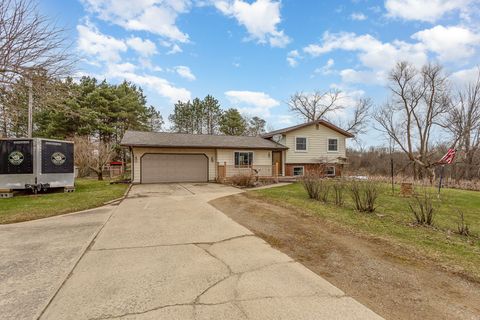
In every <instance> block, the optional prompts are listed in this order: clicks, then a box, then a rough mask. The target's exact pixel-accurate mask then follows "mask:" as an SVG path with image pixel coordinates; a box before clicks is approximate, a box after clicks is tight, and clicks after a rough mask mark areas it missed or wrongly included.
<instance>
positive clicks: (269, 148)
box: [120, 143, 288, 150]
mask: <svg viewBox="0 0 480 320" xmlns="http://www.w3.org/2000/svg"><path fill="white" fill-rule="evenodd" d="M120 146H121V147H141V148H175V149H257V150H276V149H284V150H286V149H288V147H286V146H280V145H279V146H272V147H266V146H265V147H252V146H171V145H158V144H142V143H120Z"/></svg>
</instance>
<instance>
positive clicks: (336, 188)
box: [332, 180, 345, 206]
mask: <svg viewBox="0 0 480 320" xmlns="http://www.w3.org/2000/svg"><path fill="white" fill-rule="evenodd" d="M332 188H333V193H334V194H335V205H337V206H343V204H344V203H345V200H344V196H343V195H344V192H345V181H344V180H335V182H334V183H333V185H332Z"/></svg>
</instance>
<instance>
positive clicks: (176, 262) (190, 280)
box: [41, 184, 381, 320]
mask: <svg viewBox="0 0 480 320" xmlns="http://www.w3.org/2000/svg"><path fill="white" fill-rule="evenodd" d="M238 192H241V191H240V190H238V189H235V188H231V187H227V186H222V185H216V184H170V185H166V184H165V185H140V186H135V187H134V188H132V190H131V192H130V194H129V197H128V198H127V199H126V200H124V201H123V202H122V203H121V204H120V206H118V207H117V208H116V209H115V210H114V211H113V213H112V214H111V216H110V217H109V219H108V221H107V223H106V224H105V226H104V227H103V229H102V230H101V231H100V233H99V234H98V236H97V237H96V238H95V240H94V241H93V242H92V244H91V245H90V247H89V248H88V250H86V252H85V253H84V254H83V256H82V258H81V259H80V261H79V262H78V264H77V265H76V266H75V268H74V269H73V271H72V273H71V274H70V276H69V277H68V279H66V281H65V282H64V283H63V285H62V286H61V288H60V290H58V292H57V293H56V294H55V296H54V298H53V299H52V300H51V302H50V303H49V305H48V307H47V308H46V309H45V310H44V312H43V314H42V315H41V319H63V320H66V319H117V318H121V319H152V320H153V319H169V320H171V319H182V320H189V319H192V320H193V319H195V320H204V319H228V320H234V319H261V320H268V319H289V320H290V319H381V318H380V317H379V316H377V315H376V314H375V313H373V312H372V311H370V310H369V309H368V308H366V307H365V306H363V305H361V304H360V303H358V302H356V301H355V300H354V299H352V298H350V297H347V296H345V294H344V293H343V292H342V291H340V290H339V289H337V288H336V287H334V286H333V285H331V284H330V283H328V282H327V281H325V280H324V279H322V278H321V277H319V276H317V275H316V274H314V273H313V272H311V271H310V270H308V269H306V268H305V267H304V266H302V265H301V264H299V263H297V262H295V261H292V259H291V258H289V257H288V256H286V255H284V254H283V253H281V252H279V251H277V250H275V249H273V248H271V247H270V246H269V245H268V244H267V243H265V242H264V241H263V240H261V239H259V238H257V237H255V236H254V235H253V234H252V233H251V232H250V231H249V230H247V229H245V228H244V227H242V226H240V225H239V224H237V223H236V222H234V221H232V220H231V219H229V218H228V217H227V216H225V215H224V214H223V213H221V212H219V211H218V210H216V209H215V208H213V207H212V206H210V205H209V204H208V203H207V202H208V201H209V200H212V199H214V198H217V197H221V196H226V195H230V194H234V193H238Z"/></svg>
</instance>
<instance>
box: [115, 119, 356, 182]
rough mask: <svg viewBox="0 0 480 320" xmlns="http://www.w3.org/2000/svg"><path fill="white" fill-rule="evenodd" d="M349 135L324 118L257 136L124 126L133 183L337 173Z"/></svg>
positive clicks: (337, 174)
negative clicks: (146, 129)
mask: <svg viewBox="0 0 480 320" xmlns="http://www.w3.org/2000/svg"><path fill="white" fill-rule="evenodd" d="M352 137H353V135H352V134H351V133H349V132H346V131H344V130H342V129H341V128H339V127H337V126H335V125H333V124H331V123H330V122H327V121H325V120H318V121H312V122H308V123H304V124H299V125H296V126H292V127H288V128H284V129H280V130H275V131H272V132H269V133H266V134H264V135H262V136H257V137H245V136H224V135H200V134H182V133H166V132H140V131H127V132H126V133H125V135H124V137H123V139H122V142H121V145H122V146H124V147H128V148H129V150H130V152H131V158H132V181H133V183H160V182H208V181H217V180H218V179H219V178H227V179H228V177H231V176H233V175H236V174H242V173H248V174H255V175H257V176H260V177H272V176H275V177H276V176H289V177H290V176H291V177H298V176H303V175H304V174H305V173H307V172H309V171H315V172H316V173H320V174H323V175H325V176H332V177H334V176H340V175H341V173H342V169H343V166H344V164H345V163H346V160H347V159H346V140H347V138H352Z"/></svg>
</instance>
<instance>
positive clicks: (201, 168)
mask: <svg viewBox="0 0 480 320" xmlns="http://www.w3.org/2000/svg"><path fill="white" fill-rule="evenodd" d="M141 162H142V164H141V165H142V174H141V176H142V183H157V182H206V181H208V158H207V157H206V156H205V155H204V154H161V153H156V154H153V153H152V154H145V155H143V157H142V160H141Z"/></svg>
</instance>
